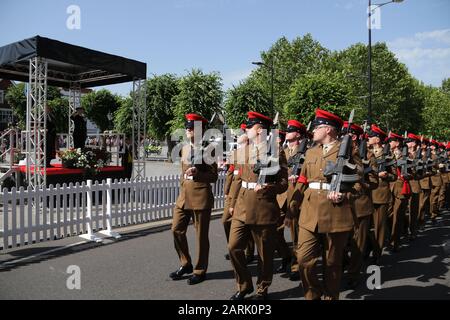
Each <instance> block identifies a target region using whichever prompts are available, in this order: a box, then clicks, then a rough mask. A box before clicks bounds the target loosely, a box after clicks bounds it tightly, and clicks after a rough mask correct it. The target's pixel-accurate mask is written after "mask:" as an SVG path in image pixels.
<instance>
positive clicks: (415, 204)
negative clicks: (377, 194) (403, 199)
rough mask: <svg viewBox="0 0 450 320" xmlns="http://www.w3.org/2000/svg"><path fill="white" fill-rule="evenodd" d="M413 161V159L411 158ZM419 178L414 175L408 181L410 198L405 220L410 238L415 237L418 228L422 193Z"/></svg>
mask: <svg viewBox="0 0 450 320" xmlns="http://www.w3.org/2000/svg"><path fill="white" fill-rule="evenodd" d="M411 160H414V158H411ZM420 178H421V177H420V176H419V175H418V174H416V173H414V175H413V178H412V179H411V180H409V185H410V186H411V197H410V198H409V204H408V207H409V210H408V211H409V216H408V219H407V220H406V225H407V227H408V229H409V233H410V235H411V236H413V237H414V236H416V234H417V229H418V226H419V205H420V194H421V193H422V189H421V187H420V180H421V179H420Z"/></svg>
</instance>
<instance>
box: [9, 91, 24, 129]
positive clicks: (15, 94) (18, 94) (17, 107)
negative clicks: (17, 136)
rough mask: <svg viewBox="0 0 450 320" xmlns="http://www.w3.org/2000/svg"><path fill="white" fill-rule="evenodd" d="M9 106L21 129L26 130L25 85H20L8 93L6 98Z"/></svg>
mask: <svg viewBox="0 0 450 320" xmlns="http://www.w3.org/2000/svg"><path fill="white" fill-rule="evenodd" d="M5 99H6V101H7V102H8V105H10V106H11V109H12V112H13V115H14V117H15V119H16V121H17V125H18V126H19V128H20V129H22V130H25V129H26V113H27V97H26V95H25V83H18V84H16V85H15V86H11V87H9V88H8V90H7V91H6V96H5Z"/></svg>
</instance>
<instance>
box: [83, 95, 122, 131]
mask: <svg viewBox="0 0 450 320" xmlns="http://www.w3.org/2000/svg"><path fill="white" fill-rule="evenodd" d="M81 105H82V107H83V108H84V109H85V110H86V116H87V117H88V118H89V119H90V120H92V121H93V122H94V123H95V124H96V125H97V127H98V128H99V129H100V131H101V132H103V131H106V130H109V129H111V128H112V127H113V116H114V113H115V112H116V111H117V109H119V107H120V97H119V96H117V95H114V94H112V93H111V92H110V91H109V90H106V89H102V90H99V91H92V92H90V93H88V94H86V95H85V96H83V97H82V99H81Z"/></svg>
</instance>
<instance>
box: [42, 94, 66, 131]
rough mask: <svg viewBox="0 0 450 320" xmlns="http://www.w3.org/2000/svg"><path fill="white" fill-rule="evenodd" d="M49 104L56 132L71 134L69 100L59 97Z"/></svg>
mask: <svg viewBox="0 0 450 320" xmlns="http://www.w3.org/2000/svg"><path fill="white" fill-rule="evenodd" d="M47 103H48V106H49V107H50V110H51V112H52V113H53V117H54V119H55V125H56V132H57V133H67V132H69V100H68V99H67V98H62V97H59V98H55V99H52V100H49V101H48V102H47Z"/></svg>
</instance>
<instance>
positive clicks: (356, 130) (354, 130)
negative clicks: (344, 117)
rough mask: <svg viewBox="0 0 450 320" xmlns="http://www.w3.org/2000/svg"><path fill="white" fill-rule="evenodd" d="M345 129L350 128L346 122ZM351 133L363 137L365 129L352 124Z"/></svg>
mask: <svg viewBox="0 0 450 320" xmlns="http://www.w3.org/2000/svg"><path fill="white" fill-rule="evenodd" d="M343 128H348V121H344V125H343ZM350 132H352V133H354V134H357V135H361V134H363V133H364V129H363V128H361V127H360V126H358V125H357V124H354V123H352V126H351V128H350Z"/></svg>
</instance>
